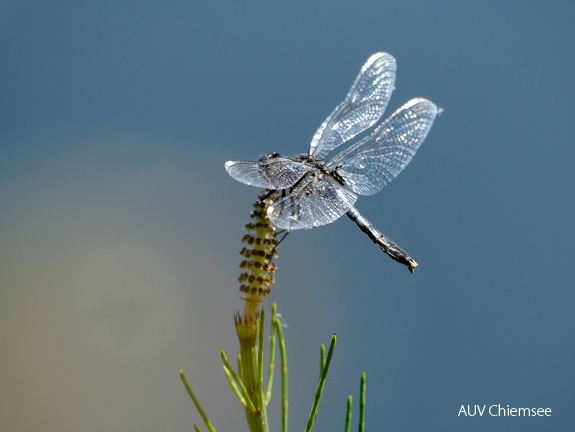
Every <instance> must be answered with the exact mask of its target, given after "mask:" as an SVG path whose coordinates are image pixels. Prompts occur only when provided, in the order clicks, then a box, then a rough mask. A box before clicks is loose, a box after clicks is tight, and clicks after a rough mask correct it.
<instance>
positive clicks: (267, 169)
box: [225, 156, 311, 189]
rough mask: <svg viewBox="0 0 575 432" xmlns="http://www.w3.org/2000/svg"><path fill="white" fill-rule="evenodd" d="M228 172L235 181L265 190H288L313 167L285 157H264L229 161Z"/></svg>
mask: <svg viewBox="0 0 575 432" xmlns="http://www.w3.org/2000/svg"><path fill="white" fill-rule="evenodd" d="M225 168H226V171H227V172H228V174H229V175H230V176H231V177H232V178H233V179H235V180H237V181H239V182H241V183H245V184H247V185H249V186H256V187H261V188H265V189H286V188H289V187H291V186H293V184H294V183H295V182H297V181H298V180H299V179H300V178H302V176H303V175H304V174H305V173H306V172H308V171H309V170H310V169H311V167H310V166H309V165H306V164H304V163H302V162H297V161H294V160H292V159H289V158H284V157H270V156H263V157H262V158H260V159H259V160H257V161H228V162H226V164H225Z"/></svg>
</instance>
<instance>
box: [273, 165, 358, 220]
mask: <svg viewBox="0 0 575 432" xmlns="http://www.w3.org/2000/svg"><path fill="white" fill-rule="evenodd" d="M356 200H357V195H356V194H354V193H353V192H352V191H350V190H348V189H345V188H344V187H342V186H341V185H340V184H339V183H337V182H335V180H333V179H332V178H331V177H329V176H321V177H318V176H316V175H312V174H308V175H306V176H305V177H304V178H303V179H302V181H300V182H298V183H297V184H296V186H295V187H294V188H293V189H292V190H291V191H290V193H289V194H288V195H287V196H285V197H284V198H282V199H280V200H278V201H277V202H275V203H273V204H271V205H270V206H269V207H268V210H267V216H268V218H269V220H270V221H271V223H272V224H273V225H274V226H275V227H276V228H278V229H285V230H288V231H291V230H296V229H302V228H313V227H316V226H321V225H326V224H329V223H331V222H333V221H334V220H336V219H338V218H339V217H340V216H341V215H343V214H345V213H346V212H347V211H348V210H349V209H350V208H351V207H352V206H353V205H354V204H355V201H356Z"/></svg>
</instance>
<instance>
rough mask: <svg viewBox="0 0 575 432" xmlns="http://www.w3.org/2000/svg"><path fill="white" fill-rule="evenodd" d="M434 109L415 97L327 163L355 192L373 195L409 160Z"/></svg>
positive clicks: (421, 139) (425, 130) (430, 120)
mask: <svg viewBox="0 0 575 432" xmlns="http://www.w3.org/2000/svg"><path fill="white" fill-rule="evenodd" d="M437 113H438V109H437V107H436V106H435V104H433V102H431V101H429V100H427V99H423V98H416V99H412V100H410V101H409V102H407V103H406V104H405V105H403V106H402V107H401V108H399V109H398V110H397V111H395V112H394V113H393V114H392V115H391V116H390V117H389V118H388V119H386V120H385V121H384V122H383V123H382V124H381V125H379V126H378V127H377V128H376V129H375V130H374V131H373V132H372V133H371V134H370V135H369V136H368V137H366V138H364V139H362V140H360V141H358V142H357V143H355V144H354V145H352V146H351V147H349V148H347V149H345V150H343V151H342V152H340V153H338V154H336V155H335V156H334V157H333V158H332V159H331V160H330V161H329V162H328V163H327V165H328V167H329V169H331V170H335V169H337V173H338V174H339V175H340V176H341V177H342V178H343V180H344V181H345V187H347V188H349V189H351V190H352V191H353V192H355V193H357V194H359V195H373V194H375V193H377V192H379V191H380V190H381V189H382V188H383V187H384V186H386V185H388V184H389V183H390V182H391V181H392V180H393V179H394V178H395V177H397V175H398V174H399V173H400V172H401V171H403V169H404V168H405V167H406V166H407V164H409V162H410V161H411V159H412V158H413V156H414V155H415V152H416V151H417V149H418V148H419V146H420V145H421V143H422V142H423V140H425V137H426V136H427V133H428V132H429V129H431V125H432V124H433V121H434V120H435V117H436V115H437Z"/></svg>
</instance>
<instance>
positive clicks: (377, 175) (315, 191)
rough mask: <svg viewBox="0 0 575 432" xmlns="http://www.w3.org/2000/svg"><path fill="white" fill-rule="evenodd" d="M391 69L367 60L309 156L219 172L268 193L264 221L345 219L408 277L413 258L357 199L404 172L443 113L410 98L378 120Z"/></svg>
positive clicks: (387, 62)
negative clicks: (370, 217) (402, 267)
mask: <svg viewBox="0 0 575 432" xmlns="http://www.w3.org/2000/svg"><path fill="white" fill-rule="evenodd" d="M396 70H397V65H396V61H395V58H394V57H393V56H392V55H391V54H388V53H385V52H378V53H375V54H373V55H371V56H370V57H369V58H368V59H367V61H366V62H365V64H364V65H363V66H362V68H361V70H360V72H359V74H358V75H357V77H356V79H355V81H354V82H353V84H352V86H351V89H350V90H349V92H348V93H347V95H346V96H345V99H344V100H343V101H342V102H341V103H340V104H339V105H337V106H336V107H335V109H334V110H333V112H332V113H331V114H330V115H329V116H328V117H327V118H326V119H325V121H324V122H323V123H322V124H321V126H320V127H319V128H318V129H317V131H316V133H315V134H314V136H313V138H312V140H311V143H310V146H309V150H308V152H307V153H304V154H300V155H297V156H295V157H285V156H281V155H280V154H279V153H269V154H266V155H264V156H261V157H260V158H259V159H257V160H255V161H239V160H232V161H228V162H226V163H225V169H226V171H227V172H228V174H229V175H230V176H231V177H232V178H233V179H235V180H237V181H239V182H241V183H244V184H246V185H250V186H256V187H259V188H264V189H266V191H267V194H266V195H263V194H262V195H260V199H262V198H263V197H264V196H271V195H272V194H273V196H274V197H275V198H274V200H273V201H272V202H271V204H270V205H269V206H268V207H267V217H268V219H269V220H270V222H271V223H272V225H273V226H275V227H276V228H277V229H278V230H281V231H286V232H289V231H293V230H298V229H307V228H313V227H318V226H322V225H326V224H329V223H331V222H333V221H335V220H337V219H338V218H340V217H341V216H342V215H344V214H346V215H347V216H348V217H349V218H350V219H351V220H353V221H354V222H355V223H356V224H357V226H358V227H359V228H360V229H361V230H362V231H363V232H364V233H365V234H367V235H368V237H369V238H370V239H371V240H372V241H373V242H374V243H375V244H376V245H378V246H379V247H380V249H381V250H382V251H384V252H385V253H386V254H387V255H389V256H390V257H391V258H392V259H394V260H396V261H398V262H400V263H402V264H404V265H406V266H407V268H408V269H409V271H410V272H412V273H413V271H414V269H415V267H417V265H418V264H417V263H416V262H415V260H413V258H411V256H410V255H409V254H408V253H407V252H405V251H404V250H403V249H401V248H400V247H399V246H397V244H396V243H394V242H393V241H392V240H390V239H389V238H388V237H387V236H385V235H384V234H383V233H381V232H380V231H379V230H377V229H376V228H375V227H374V226H373V224H371V222H369V221H368V220H367V219H366V218H364V217H363V216H361V214H360V213H359V211H358V210H357V209H356V208H355V207H354V204H355V202H356V200H357V198H358V196H359V195H365V196H368V195H374V194H376V193H378V192H379V191H381V189H383V188H384V187H385V186H387V185H388V184H389V183H390V182H391V181H392V180H393V179H395V177H397V175H398V174H399V173H400V172H401V171H403V170H404V169H405V167H406V166H407V165H408V164H409V162H410V161H411V160H412V159H413V157H414V155H415V153H416V152H417V150H418V149H419V147H420V146H421V144H422V143H423V141H424V140H425V138H426V137H427V134H428V132H429V130H430V129H431V126H432V125H433V122H434V120H435V117H436V116H437V115H438V113H439V112H440V111H441V110H440V109H438V107H437V106H436V105H435V104H434V103H433V102H431V101H429V100H427V99H424V98H414V99H411V100H409V101H408V102H407V103H405V104H404V105H403V106H401V107H400V108H398V109H397V110H396V111H395V112H393V113H392V114H391V115H390V116H389V117H388V118H386V119H385V120H383V121H381V122H379V121H380V120H381V118H382V116H383V113H384V112H385V109H386V108H387V105H388V102H389V99H390V98H391V94H392V92H393V90H394V85H395V77H396ZM378 122H379V124H377V125H376V123H378ZM375 125H376V126H375ZM373 126H375V127H374V128H373V130H371V131H369V132H367V131H368V129H370V128H372V127H373ZM364 132H365V133H364ZM361 134H363V135H361ZM358 135H359V137H358ZM356 137H357V139H355V140H354V138H356Z"/></svg>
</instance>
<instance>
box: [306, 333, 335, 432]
mask: <svg viewBox="0 0 575 432" xmlns="http://www.w3.org/2000/svg"><path fill="white" fill-rule="evenodd" d="M336 341H337V338H336V336H335V334H334V335H333V336H332V337H331V343H330V345H329V350H328V352H327V358H326V360H325V364H324V367H323V369H322V370H321V374H320V377H319V383H318V385H317V390H316V392H315V398H314V400H313V405H312V407H311V412H310V413H309V418H308V421H307V426H306V428H305V430H306V432H311V430H312V428H313V424H314V422H315V417H316V416H317V411H318V409H319V401H320V399H321V395H322V393H323V386H324V384H325V379H326V377H327V371H328V370H329V364H330V363H331V358H332V356H333V351H334V349H335V343H336Z"/></svg>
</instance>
